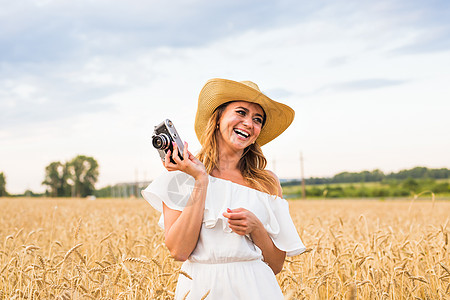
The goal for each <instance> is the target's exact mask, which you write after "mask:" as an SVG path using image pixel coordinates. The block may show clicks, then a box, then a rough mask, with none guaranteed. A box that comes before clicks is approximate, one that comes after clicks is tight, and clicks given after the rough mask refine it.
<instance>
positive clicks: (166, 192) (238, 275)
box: [142, 171, 305, 300]
mask: <svg viewBox="0 0 450 300" xmlns="http://www.w3.org/2000/svg"><path fill="white" fill-rule="evenodd" d="M194 182H195V181H194V178H193V177H191V176H189V175H187V174H185V173H183V172H180V171H174V172H166V173H164V174H163V175H162V176H160V177H158V178H156V179H155V180H154V181H153V182H152V183H151V184H150V185H149V186H148V187H147V188H146V189H145V190H143V191H142V195H143V197H144V198H145V200H147V201H148V202H149V203H150V204H151V205H152V206H153V207H154V208H155V209H157V210H158V211H159V212H162V208H163V207H162V202H164V203H165V204H166V205H167V206H168V207H169V208H171V209H174V210H179V211H182V210H183V208H184V206H185V205H186V203H187V201H188V199H189V196H190V194H191V192H192V188H193V187H194ZM240 207H242V208H245V209H247V210H249V211H251V212H252V213H254V214H255V215H256V216H257V217H258V219H259V220H260V221H261V222H262V224H263V225H264V227H265V228H266V230H267V232H268V233H269V236H270V237H271V238H272V241H273V242H274V244H275V246H276V247H277V248H278V249H280V250H283V251H286V254H287V256H294V255H298V254H300V253H302V252H303V251H305V246H304V245H303V243H302V241H301V239H300V237H299V235H298V233H297V230H296V229H295V226H294V224H293V222H292V219H291V217H290V215H289V205H288V202H287V201H286V200H284V199H282V198H280V197H277V196H271V195H269V194H266V193H263V192H260V191H258V190H255V189H252V188H249V187H246V186H243V185H240V184H236V183H234V182H231V181H228V180H224V179H219V178H215V177H212V176H209V185H208V190H207V194H206V202H205V212H204V214H203V224H202V228H201V230H200V236H199V240H198V243H197V246H196V248H195V249H194V251H193V252H192V254H191V255H190V256H189V259H188V260H187V261H185V262H184V263H183V265H182V267H181V268H182V270H183V271H185V272H186V273H188V274H189V275H190V276H191V277H192V280H191V279H189V278H187V277H186V276H184V275H180V276H179V278H178V284H177V288H176V293H175V299H184V297H185V296H186V294H187V297H186V299H201V298H202V297H203V296H204V295H205V294H206V293H208V291H209V294H208V296H207V298H206V299H233V300H234V299H271V300H273V299H283V294H282V293H281V289H280V287H279V285H278V283H277V280H276V278H275V275H274V273H273V272H272V269H270V267H269V266H268V265H267V264H266V263H265V262H263V261H262V259H263V257H262V252H261V250H260V249H259V248H258V247H257V246H256V245H255V244H254V243H253V242H252V241H251V239H250V237H249V236H241V235H238V234H236V233H234V232H232V230H231V229H230V227H229V226H228V223H227V219H226V218H225V217H224V216H223V215H222V214H223V213H224V212H225V211H226V210H227V208H230V209H235V208H240ZM158 224H159V225H160V226H161V227H164V216H163V214H161V218H160V220H159V223H158ZM188 292H189V294H188Z"/></svg>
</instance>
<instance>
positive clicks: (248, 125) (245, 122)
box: [242, 117, 253, 127]
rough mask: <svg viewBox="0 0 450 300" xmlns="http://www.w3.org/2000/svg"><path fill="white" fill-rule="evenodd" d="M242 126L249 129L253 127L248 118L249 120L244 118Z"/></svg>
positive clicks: (250, 119)
mask: <svg viewBox="0 0 450 300" xmlns="http://www.w3.org/2000/svg"><path fill="white" fill-rule="evenodd" d="M242 124H243V125H244V126H247V127H251V126H252V125H253V123H252V118H250V117H249V118H244V121H243V122H242Z"/></svg>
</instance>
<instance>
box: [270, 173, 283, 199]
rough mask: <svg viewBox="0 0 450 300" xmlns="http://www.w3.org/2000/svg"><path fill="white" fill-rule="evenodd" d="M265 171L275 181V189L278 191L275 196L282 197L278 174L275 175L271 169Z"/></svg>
mask: <svg viewBox="0 0 450 300" xmlns="http://www.w3.org/2000/svg"><path fill="white" fill-rule="evenodd" d="M266 171H267V173H269V175H271V176H272V177H273V178H274V179H275V181H276V182H277V191H278V193H277V196H279V197H281V198H283V190H282V189H281V184H280V179H278V176H277V175H276V174H275V173H274V172H272V171H271V170H266Z"/></svg>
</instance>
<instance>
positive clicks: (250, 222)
mask: <svg viewBox="0 0 450 300" xmlns="http://www.w3.org/2000/svg"><path fill="white" fill-rule="evenodd" d="M223 216H224V217H225V218H227V219H228V224H229V226H230V228H231V230H233V232H235V233H237V234H239V235H246V234H251V233H252V232H253V231H254V230H255V229H259V228H261V226H262V223H261V221H260V220H259V219H258V218H257V217H256V216H255V215H254V214H253V213H252V212H251V211H249V210H247V209H245V208H236V209H229V208H228V209H227V212H224V213H223Z"/></svg>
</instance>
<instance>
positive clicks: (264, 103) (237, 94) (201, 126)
mask: <svg viewBox="0 0 450 300" xmlns="http://www.w3.org/2000/svg"><path fill="white" fill-rule="evenodd" d="M230 101H246V102H251V103H256V104H259V105H260V106H261V107H262V109H263V110H264V112H265V114H266V120H265V124H264V126H263V128H262V129H261V133H260V134H259V136H258V138H257V139H256V142H257V143H258V144H259V145H260V146H262V145H264V144H267V143H268V142H270V141H271V140H273V139H275V138H276V137H277V136H279V135H280V134H281V133H283V132H284V131H285V130H286V129H287V128H288V127H289V125H291V123H292V121H293V120H294V116H295V112H294V110H293V109H292V108H290V107H289V106H287V105H285V104H283V103H279V102H276V101H274V100H272V99H270V98H269V97H267V96H266V95H264V94H263V93H262V92H260V91H258V90H256V89H254V88H252V87H250V86H248V85H246V84H244V83H240V82H237V81H233V80H227V79H220V78H215V79H210V80H208V82H206V84H205V86H204V87H203V89H202V90H201V92H200V95H199V97H198V107H197V114H196V116H195V133H196V135H197V138H198V139H199V141H201V138H202V135H203V133H204V130H205V128H206V126H207V124H208V120H209V118H210V117H211V115H212V114H213V113H214V110H215V109H216V108H217V107H219V106H220V105H222V104H223V103H227V102H230Z"/></svg>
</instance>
